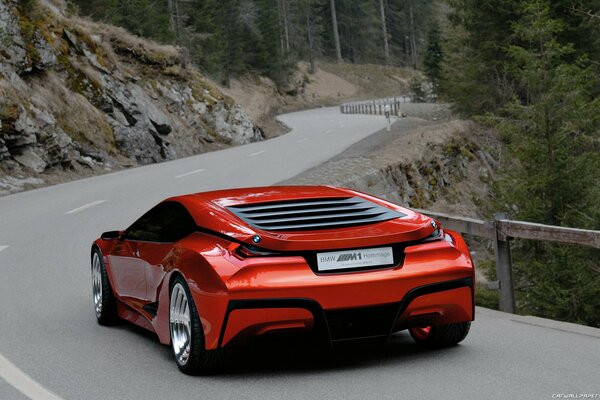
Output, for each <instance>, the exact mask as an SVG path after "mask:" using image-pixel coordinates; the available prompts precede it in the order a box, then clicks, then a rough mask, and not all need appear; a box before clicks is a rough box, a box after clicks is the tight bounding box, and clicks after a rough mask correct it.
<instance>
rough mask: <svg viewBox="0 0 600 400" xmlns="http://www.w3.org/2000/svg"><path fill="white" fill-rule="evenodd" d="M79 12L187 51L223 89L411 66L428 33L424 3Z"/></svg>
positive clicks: (303, 1)
mask: <svg viewBox="0 0 600 400" xmlns="http://www.w3.org/2000/svg"><path fill="white" fill-rule="evenodd" d="M75 4H76V7H77V8H78V9H79V12H80V13H82V14H84V15H89V16H91V17H93V18H94V19H100V20H104V21H106V22H110V23H113V24H116V25H120V26H123V27H125V28H127V29H128V30H129V31H131V32H133V33H135V34H138V35H140V36H146V37H150V38H152V39H155V40H157V41H160V42H164V43H175V44H178V45H181V46H184V47H185V48H187V49H188V50H189V52H190V57H191V59H192V60H193V61H194V62H195V63H197V64H198V65H199V66H200V67H201V68H203V69H204V70H205V71H206V72H208V73H209V74H211V75H212V76H213V77H215V78H218V79H220V80H221V81H222V82H223V83H225V84H227V83H228V80H229V79H230V77H232V76H239V75H240V74H244V73H247V72H255V73H259V74H264V75H267V76H269V77H270V78H272V79H273V80H274V81H275V82H277V83H283V82H284V81H285V80H286V78H287V77H288V75H289V73H290V72H291V71H292V70H293V68H294V67H295V65H296V63H297V61H299V60H305V61H308V62H310V63H311V65H312V67H313V68H314V61H315V60H316V59H328V60H335V61H346V62H351V63H374V64H390V65H411V66H413V67H414V68H417V66H418V65H420V63H421V60H422V54H421V53H422V52H423V48H424V46H425V43H426V36H427V34H428V31H429V30H430V29H435V27H436V18H435V17H434V8H435V7H434V2H433V1H432V0H375V1H359V0H337V1H336V0H224V1H217V0H158V1H157V0H127V1H121V0H92V1H90V0H75Z"/></svg>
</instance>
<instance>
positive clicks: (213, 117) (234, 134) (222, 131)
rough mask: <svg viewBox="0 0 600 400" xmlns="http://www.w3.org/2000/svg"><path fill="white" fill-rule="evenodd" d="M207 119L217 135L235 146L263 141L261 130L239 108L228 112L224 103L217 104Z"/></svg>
mask: <svg viewBox="0 0 600 400" xmlns="http://www.w3.org/2000/svg"><path fill="white" fill-rule="evenodd" d="M206 118H207V122H208V123H209V125H210V126H211V127H212V128H213V129H214V131H215V133H216V134H217V135H219V136H221V137H222V138H224V139H226V140H227V141H230V142H231V143H233V144H246V143H251V142H257V141H259V140H262V139H263V136H262V133H261V132H260V130H259V129H256V128H254V126H253V125H252V122H251V121H250V119H249V118H248V116H247V115H246V113H245V112H244V111H243V110H242V109H241V108H239V107H238V106H234V107H233V108H232V109H231V110H228V109H227V108H226V107H225V104H224V103H222V102H221V103H217V104H216V105H215V106H214V107H213V110H212V113H211V114H210V115H207V117H206Z"/></svg>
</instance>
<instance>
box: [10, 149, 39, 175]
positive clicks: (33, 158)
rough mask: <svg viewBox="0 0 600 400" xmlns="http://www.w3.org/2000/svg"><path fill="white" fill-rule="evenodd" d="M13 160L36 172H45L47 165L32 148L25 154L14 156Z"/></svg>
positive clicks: (24, 152) (26, 150)
mask: <svg viewBox="0 0 600 400" xmlns="http://www.w3.org/2000/svg"><path fill="white" fill-rule="evenodd" d="M13 158H14V159H15V160H16V161H17V162H18V163H19V164H21V165H23V166H24V167H27V168H30V169H31V170H33V171H34V172H38V173H39V172H43V171H44V170H45V169H46V165H47V164H46V163H45V162H44V160H42V157H40V156H39V155H38V154H37V153H36V152H35V151H34V149H33V148H32V147H27V148H26V149H25V150H24V151H23V153H21V154H19V155H13Z"/></svg>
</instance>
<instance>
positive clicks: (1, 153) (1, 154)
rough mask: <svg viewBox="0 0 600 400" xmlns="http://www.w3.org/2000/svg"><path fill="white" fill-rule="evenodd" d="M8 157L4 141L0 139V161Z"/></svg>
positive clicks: (8, 153)
mask: <svg viewBox="0 0 600 400" xmlns="http://www.w3.org/2000/svg"><path fill="white" fill-rule="evenodd" d="M9 157H10V152H9V151H8V148H7V147H6V144H5V143H4V140H2V139H0V161H2V160H6V159H8V158H9Z"/></svg>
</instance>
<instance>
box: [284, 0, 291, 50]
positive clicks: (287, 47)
mask: <svg viewBox="0 0 600 400" xmlns="http://www.w3.org/2000/svg"><path fill="white" fill-rule="evenodd" d="M287 2H288V0H282V6H283V7H282V8H283V10H282V11H283V31H284V34H285V53H286V54H289V53H290V29H289V24H288V5H287Z"/></svg>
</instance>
